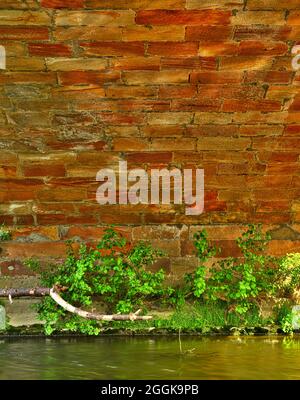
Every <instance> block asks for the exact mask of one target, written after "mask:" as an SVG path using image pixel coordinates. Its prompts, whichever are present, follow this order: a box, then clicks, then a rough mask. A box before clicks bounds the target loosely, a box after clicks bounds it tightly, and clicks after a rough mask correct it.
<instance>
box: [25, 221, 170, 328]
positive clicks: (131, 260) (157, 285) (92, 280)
mask: <svg viewBox="0 0 300 400" xmlns="http://www.w3.org/2000/svg"><path fill="white" fill-rule="evenodd" d="M161 255H162V253H161V252H160V251H158V250H155V249H153V248H152V247H151V246H150V245H148V244H146V243H143V242H139V243H137V244H136V245H135V246H133V247H131V246H130V244H128V243H127V241H126V239H125V238H124V237H121V236H120V235H119V233H117V232H116V231H114V230H113V229H108V230H106V232H105V233H104V235H103V237H102V239H101V240H100V241H99V243H98V245H97V246H96V248H93V247H90V246H86V245H81V246H80V249H79V252H78V254H77V253H75V252H74V251H73V249H72V244H71V243H70V244H69V249H68V253H67V257H66V260H65V261H64V262H63V263H62V264H61V265H58V266H57V265H56V266H50V267H48V268H47V269H46V270H44V271H43V269H42V268H41V266H40V265H39V263H38V262H37V261H36V260H29V261H28V262H27V265H28V266H30V267H31V268H32V269H35V270H36V271H39V272H40V274H41V281H42V284H43V285H45V286H47V287H52V286H54V285H59V286H61V287H66V288H67V291H66V292H64V293H62V296H63V297H64V299H65V300H66V301H67V302H69V303H71V304H73V305H75V306H78V307H92V306H93V300H95V298H96V299H97V298H99V299H100V300H101V301H102V302H103V303H105V304H106V305H107V306H108V309H107V312H109V313H114V312H119V313H129V312H132V311H136V309H137V308H143V307H144V306H145V302H146V301H148V300H151V299H154V298H157V297H160V298H163V297H166V296H168V295H169V294H171V291H172V289H168V288H165V287H164V286H163V283H164V279H165V274H164V271H163V270H159V271H158V272H150V271H148V270H147V269H146V267H148V266H150V265H151V264H153V262H154V261H155V260H156V259H157V258H158V257H160V256H161ZM38 312H39V317H40V319H42V320H44V321H45V323H46V324H45V331H46V333H47V334H51V333H52V332H53V331H54V330H68V331H73V332H81V333H85V334H98V333H99V332H100V328H99V323H97V322H95V321H87V320H83V319H82V318H79V317H77V316H75V315H73V314H69V313H68V312H67V311H65V310H63V309H61V308H60V307H59V306H58V305H57V304H56V303H55V302H54V301H53V300H52V299H51V298H49V297H47V298H45V299H43V301H42V302H41V303H40V304H39V305H38Z"/></svg>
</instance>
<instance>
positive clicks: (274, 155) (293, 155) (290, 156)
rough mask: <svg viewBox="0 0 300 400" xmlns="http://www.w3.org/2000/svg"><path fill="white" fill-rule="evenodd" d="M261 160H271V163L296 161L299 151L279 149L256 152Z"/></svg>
mask: <svg viewBox="0 0 300 400" xmlns="http://www.w3.org/2000/svg"><path fill="white" fill-rule="evenodd" d="M257 156H258V158H259V160H260V161H261V162H271V163H276V162H280V163H285V162H297V160H298V159H299V153H297V152H288V151H284V152H280V151H276V152H275V151H272V152H271V151H264V152H261V153H258V154H257Z"/></svg>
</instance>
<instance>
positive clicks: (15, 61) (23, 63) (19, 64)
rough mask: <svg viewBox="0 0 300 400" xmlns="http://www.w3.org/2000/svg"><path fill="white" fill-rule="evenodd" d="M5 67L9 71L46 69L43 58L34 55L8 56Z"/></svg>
mask: <svg viewBox="0 0 300 400" xmlns="http://www.w3.org/2000/svg"><path fill="white" fill-rule="evenodd" d="M6 67H7V69H9V70H10V71H43V70H46V68H45V63H44V60H43V59H41V58H34V57H30V58H28V57H9V58H7V60H6Z"/></svg>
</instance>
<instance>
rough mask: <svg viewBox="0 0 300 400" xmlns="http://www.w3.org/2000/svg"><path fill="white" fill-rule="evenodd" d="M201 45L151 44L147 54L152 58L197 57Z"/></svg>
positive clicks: (189, 43) (180, 43)
mask: <svg viewBox="0 0 300 400" xmlns="http://www.w3.org/2000/svg"><path fill="white" fill-rule="evenodd" d="M198 47H199V44H198V43H196V42H164V43H161V42H159V43H149V44H148V49H147V54H149V55H151V56H165V57H168V56H176V55H177V56H178V55H180V57H188V56H196V55H197V53H198Z"/></svg>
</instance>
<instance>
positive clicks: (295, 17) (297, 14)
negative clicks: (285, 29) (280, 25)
mask: <svg viewBox="0 0 300 400" xmlns="http://www.w3.org/2000/svg"><path fill="white" fill-rule="evenodd" d="M299 8H300V6H299ZM287 24H288V25H300V11H292V12H290V13H289V16H288V19H287Z"/></svg>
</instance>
